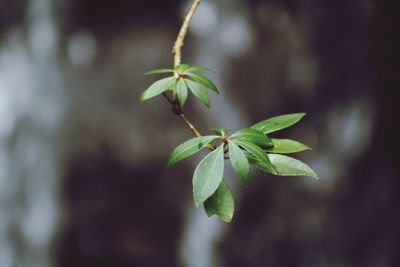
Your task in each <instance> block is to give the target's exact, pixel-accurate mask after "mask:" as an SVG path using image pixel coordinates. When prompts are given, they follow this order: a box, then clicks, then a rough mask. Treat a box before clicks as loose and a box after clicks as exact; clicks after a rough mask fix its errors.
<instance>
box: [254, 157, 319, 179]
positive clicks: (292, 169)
mask: <svg viewBox="0 0 400 267" xmlns="http://www.w3.org/2000/svg"><path fill="white" fill-rule="evenodd" d="M269 159H270V160H271V163H272V165H273V166H274V170H271V169H269V168H268V166H266V165H265V164H264V163H262V162H254V165H255V166H256V167H258V168H259V169H261V170H263V171H266V172H269V173H272V174H275V175H280V176H308V177H312V178H315V179H318V175H317V174H316V173H315V172H314V171H313V170H312V169H311V168H310V167H309V166H308V165H307V164H305V163H303V162H301V161H300V160H298V159H295V158H291V157H288V156H284V155H279V154H269Z"/></svg>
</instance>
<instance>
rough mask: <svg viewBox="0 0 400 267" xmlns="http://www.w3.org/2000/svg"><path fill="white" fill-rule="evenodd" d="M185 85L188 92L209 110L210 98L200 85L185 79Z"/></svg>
mask: <svg viewBox="0 0 400 267" xmlns="http://www.w3.org/2000/svg"><path fill="white" fill-rule="evenodd" d="M185 82H186V85H187V86H188V87H189V89H190V91H192V93H193V94H194V95H195V96H196V97H197V98H198V99H199V100H200V101H201V102H202V103H203V104H204V105H205V106H206V107H207V108H210V104H211V102H210V96H209V95H208V92H207V90H206V89H205V88H204V87H203V86H202V85H200V84H198V83H195V82H193V81H192V80H189V79H185Z"/></svg>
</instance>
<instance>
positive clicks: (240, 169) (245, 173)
mask: <svg viewBox="0 0 400 267" xmlns="http://www.w3.org/2000/svg"><path fill="white" fill-rule="evenodd" d="M228 146H229V158H230V160H231V163H232V167H233V169H234V170H235V172H236V173H237V174H239V175H240V177H241V178H242V179H243V181H244V182H245V183H248V181H249V173H250V167H249V161H248V160H247V158H246V155H245V154H244V152H243V151H242V150H241V149H240V148H239V147H238V146H237V145H236V144H235V143H233V142H229V143H228Z"/></svg>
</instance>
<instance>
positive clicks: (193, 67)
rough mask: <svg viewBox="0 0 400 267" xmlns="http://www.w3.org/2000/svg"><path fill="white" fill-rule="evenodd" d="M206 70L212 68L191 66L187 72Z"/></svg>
mask: <svg viewBox="0 0 400 267" xmlns="http://www.w3.org/2000/svg"><path fill="white" fill-rule="evenodd" d="M204 71H210V70H209V69H208V68H206V67H203V66H190V67H189V68H187V69H186V70H185V72H204Z"/></svg>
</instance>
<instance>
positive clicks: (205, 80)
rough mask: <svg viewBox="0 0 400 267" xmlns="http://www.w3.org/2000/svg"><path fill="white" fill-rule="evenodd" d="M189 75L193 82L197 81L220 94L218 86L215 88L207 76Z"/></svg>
mask: <svg viewBox="0 0 400 267" xmlns="http://www.w3.org/2000/svg"><path fill="white" fill-rule="evenodd" d="M188 75H189V76H190V77H191V78H192V79H193V80H195V81H196V82H197V83H199V84H201V85H203V86H205V87H207V88H209V89H211V90H213V91H214V92H216V93H217V94H219V91H218V88H217V86H215V84H214V83H213V82H212V81H211V80H210V79H208V78H207V77H206V76H204V75H201V74H196V73H188Z"/></svg>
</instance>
